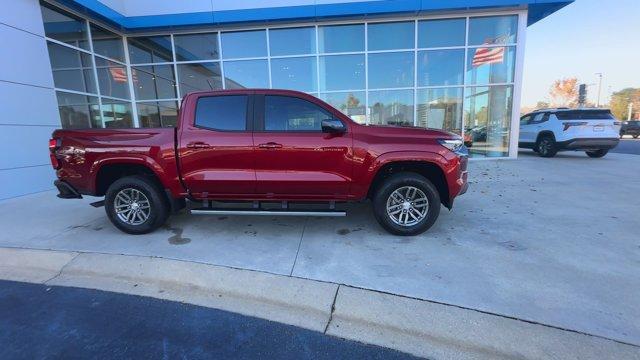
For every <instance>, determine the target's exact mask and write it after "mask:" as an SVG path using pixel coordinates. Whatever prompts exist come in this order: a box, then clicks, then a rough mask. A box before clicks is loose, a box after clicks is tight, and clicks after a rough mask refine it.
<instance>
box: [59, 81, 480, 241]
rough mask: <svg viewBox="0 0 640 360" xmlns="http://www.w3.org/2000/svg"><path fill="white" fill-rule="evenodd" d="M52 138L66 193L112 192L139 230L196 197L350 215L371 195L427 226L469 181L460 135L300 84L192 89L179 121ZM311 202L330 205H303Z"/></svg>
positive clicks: (127, 223)
mask: <svg viewBox="0 0 640 360" xmlns="http://www.w3.org/2000/svg"><path fill="white" fill-rule="evenodd" d="M52 137H53V138H52V139H51V140H50V142H49V148H50V152H51V163H52V165H53V167H54V168H55V169H56V174H57V177H58V179H57V180H56V181H55V185H56V187H57V188H58V189H59V192H60V193H59V195H58V196H59V197H61V198H65V199H68V198H80V197H82V195H90V196H104V197H105V198H104V206H105V208H106V213H107V215H108V217H109V219H110V220H111V221H112V222H113V224H114V225H115V226H116V227H117V228H119V229H120V230H122V231H124V232H127V233H130V234H143V233H147V232H150V231H153V230H154V229H156V228H158V227H159V226H161V225H162V224H163V223H164V222H165V221H166V220H167V217H168V216H169V214H170V212H171V211H177V210H179V209H181V208H183V207H185V203H186V200H188V201H192V202H195V203H201V204H202V205H201V206H200V207H199V208H193V206H190V208H191V210H190V211H191V213H198V214H215V215H219V214H238V215H246V214H253V215H265V214H266V215H306V216H309V215H319V216H344V215H345V212H344V211H339V210H336V208H335V203H336V202H347V201H359V200H363V199H367V198H368V199H371V201H372V202H373V211H374V215H375V218H376V219H377V220H378V222H379V223H380V224H381V225H382V227H384V228H385V229H386V230H387V231H389V232H391V233H393V234H397V235H415V234H419V233H421V232H423V231H426V230H427V229H429V228H430V227H431V226H432V225H433V223H434V222H435V221H436V219H437V218H438V214H439V212H440V205H441V204H443V205H444V206H446V207H448V208H451V207H452V206H453V202H454V199H455V198H456V197H457V196H458V195H461V194H463V193H464V192H465V191H466V189H467V186H468V185H467V152H466V148H465V147H464V144H463V141H462V138H461V137H460V136H457V135H454V134H451V133H448V132H445V131H439V130H431V129H429V130H427V129H421V128H406V127H405V128H400V127H389V126H387V127H384V126H364V125H359V124H357V123H355V122H353V121H352V120H351V119H349V117H347V116H346V115H344V114H342V113H341V112H340V111H338V110H337V109H335V108H333V107H331V106H330V105H328V104H327V103H325V102H323V101H321V100H319V99H317V98H315V97H313V96H311V95H308V94H305V93H301V92H296V91H287V90H258V89H254V90H251V89H242V90H226V91H211V92H198V93H191V94H188V95H186V96H185V97H184V99H183V101H182V108H181V109H180V112H179V118H178V124H177V126H176V127H175V128H138V129H86V130H56V131H54V133H53V136H52ZM225 201H227V202H228V201H233V202H239V201H243V202H246V203H247V205H248V207H247V208H238V206H234V207H232V208H229V207H228V206H227V207H224V206H221V204H222V205H224V202H225ZM308 202H322V203H323V204H326V209H322V210H312V209H302V210H301V209H300V207H301V206H303V204H302V203H308ZM273 203H276V204H277V208H276V209H274V208H273V205H274V204H273ZM100 204H101V202H97V205H100ZM214 204H216V205H214ZM192 205H194V204H192ZM234 205H237V204H234ZM316 205H317V204H316ZM294 207H297V208H298V209H294ZM70 216H72V214H70Z"/></svg>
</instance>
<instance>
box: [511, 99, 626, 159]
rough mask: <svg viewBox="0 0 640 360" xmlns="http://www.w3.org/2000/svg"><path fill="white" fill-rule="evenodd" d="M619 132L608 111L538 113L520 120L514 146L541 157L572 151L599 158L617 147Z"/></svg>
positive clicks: (574, 110) (562, 109) (560, 110)
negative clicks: (531, 150)
mask: <svg viewBox="0 0 640 360" xmlns="http://www.w3.org/2000/svg"><path fill="white" fill-rule="evenodd" d="M619 132H620V122H619V121H617V120H616V119H615V118H614V117H613V114H611V111H610V110H608V109H599V108H581V109H568V108H558V109H542V110H537V111H534V112H532V113H530V114H526V115H524V116H522V117H521V118H520V138H519V141H518V144H519V147H521V148H529V149H533V151H535V152H537V153H538V154H539V155H540V156H542V157H553V156H555V155H556V154H557V153H558V151H564V150H573V151H584V152H585V153H586V154H587V155H588V156H589V157H592V158H600V157H603V156H605V155H606V154H607V153H608V152H609V150H611V149H612V148H614V147H616V146H617V145H618V142H619V141H620V139H619V136H618V134H619Z"/></svg>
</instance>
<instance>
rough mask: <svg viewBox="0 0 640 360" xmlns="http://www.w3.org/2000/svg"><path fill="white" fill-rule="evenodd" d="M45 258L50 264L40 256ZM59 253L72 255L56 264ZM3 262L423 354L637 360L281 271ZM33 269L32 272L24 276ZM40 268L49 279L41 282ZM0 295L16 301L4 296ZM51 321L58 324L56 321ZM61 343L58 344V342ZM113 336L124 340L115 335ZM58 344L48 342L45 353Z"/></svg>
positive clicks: (1, 255) (608, 345) (588, 341)
mask: <svg viewBox="0 0 640 360" xmlns="http://www.w3.org/2000/svg"><path fill="white" fill-rule="evenodd" d="M49 256H50V257H51V258H52V259H54V261H48V260H47V257H49ZM62 256H66V257H67V258H69V259H70V260H69V261H68V262H66V263H62V262H61V261H59V259H60V258H61V257H62ZM9 259H11V263H10V265H3V267H1V268H0V278H4V279H6V280H16V278H19V279H21V280H23V281H31V282H35V283H40V284H44V285H47V286H66V287H82V288H91V289H99V290H107V291H113V292H117V293H124V294H131V295H142V296H148V297H154V298H158V299H164V300H171V301H178V302H183V303H190V304H196V305H201V306H205V307H210V308H216V309H222V310H227V311H230V312H234V313H239V314H244V315H250V316H257V317H260V318H264V319H268V320H272V321H278V322H281V323H285V324H290V325H295V326H299V327H302V328H307V329H311V330H315V331H316V332H317V333H322V332H324V333H325V334H327V335H334V336H337V337H341V338H345V339H351V340H358V341H362V342H365V343H371V344H376V345H380V346H383V347H388V348H393V349H397V350H400V351H403V352H407V353H411V354H414V355H417V356H421V357H427V358H434V359H496V358H505V359H507V358H523V359H538V358H551V359H623V358H624V359H640V347H637V346H632V345H628V344H622V343H619V342H616V341H612V340H608V339H603V338H599V337H595V336H591V335H587V334H581V333H576V332H573V331H566V330H562V329H557V328H553V327H548V326H543V325H539V324H532V323H529V322H525V321H521V320H516V319H510V318H506V317H502V316H496V315H492V314H486V313H482V312H478V311H474V310H470V309H462V308H459V307H455V306H450V305H445V304H438V303H434V302H429V301H423V300H418V299H411V298H406V297H401V296H396V295H390V294H383V293H379V292H375V291H369V290H364V289H357V288H353V287H349V286H345V285H338V284H329V283H323V282H318V281H314V280H306V279H297V278H292V277H289V276H284V275H272V274H266V273H263V272H256V271H250V270H241V269H230V268H224V267H219V266H214V265H206V264H196V263H192V262H186V261H176V260H168V259H161V258H152V257H142V256H130V255H113V254H96V253H67V252H56V251H50V250H26V249H5V248H0V264H8V263H9ZM34 267H37V268H39V269H40V271H38V272H35V273H33V274H32V269H33V268H34ZM7 268H11V269H13V271H12V272H8V271H6V269H7ZM44 271H48V275H51V278H49V279H47V280H44V281H41V280H42V278H43V277H42V275H43V272H44ZM30 274H32V277H30ZM6 296H9V299H15V298H16V297H17V295H16V294H11V293H8V294H7V295H6ZM2 301H3V300H2V298H1V297H0V303H1V302H2ZM11 301H13V302H15V301H14V300H11ZM47 314H48V315H47ZM45 315H47V316H48V317H52V319H60V318H61V316H62V315H58V314H56V309H55V307H53V308H51V309H48V310H47V313H46V314H45ZM138 316H140V314H138ZM100 319H101V317H100V315H97V314H96V315H95V318H93V317H89V318H87V320H86V321H89V322H90V323H91V324H95V322H99V321H100ZM136 324H137V326H138V327H139V326H147V325H146V324H145V323H143V322H142V321H141V320H140V319H138V320H137V321H136V320H131V319H123V324H121V325H120V326H121V327H123V328H135V327H136V326H135V325H136ZM50 326H56V325H55V322H54V323H52V324H49V327H50ZM84 326H86V325H83V327H84ZM14 327H15V328H16V329H14V331H18V329H22V330H24V329H25V327H26V328H30V324H23V323H21V324H14V325H13V326H9V328H11V329H13V328H14ZM229 331H231V330H229ZM10 333H11V332H10ZM227 336H228V334H227ZM274 336H275V337H277V336H278V335H274ZM59 341H60V342H62V343H63V344H62V345H64V340H63V339H59ZM114 341H116V342H117V343H121V342H123V341H124V340H123V339H122V335H120V338H117V339H114ZM98 345H99V344H98ZM60 346H61V344H60V343H55V344H52V345H51V347H52V349H56V348H59V347H60ZM89 350H90V349H89ZM94 350H95V349H94ZM87 351H88V350H87Z"/></svg>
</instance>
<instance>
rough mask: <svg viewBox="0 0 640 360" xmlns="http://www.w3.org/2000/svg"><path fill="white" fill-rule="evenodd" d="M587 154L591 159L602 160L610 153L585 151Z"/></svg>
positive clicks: (605, 151)
mask: <svg viewBox="0 0 640 360" xmlns="http://www.w3.org/2000/svg"><path fill="white" fill-rule="evenodd" d="M585 152H586V153H587V156H589V157H590V158H601V157H603V156H605V155H607V153H608V152H609V150H608V149H599V150H589V151H585Z"/></svg>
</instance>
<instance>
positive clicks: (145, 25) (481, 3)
mask: <svg viewBox="0 0 640 360" xmlns="http://www.w3.org/2000/svg"><path fill="white" fill-rule="evenodd" d="M175 1H176V4H177V5H176V9H179V1H178V0H175ZM573 1H574V0H368V1H367V0H364V1H347V2H332V0H327V1H322V2H318V1H313V2H311V1H309V3H310V4H309V5H301V3H302V2H300V1H299V2H296V3H295V4H296V5H294V6H277V5H278V4H279V3H286V2H273V1H272V2H268V3H267V5H266V6H265V7H261V8H257V7H253V8H241V6H242V2H241V1H239V2H238V8H237V9H224V10H215V1H214V2H213V3H212V10H211V11H204V12H190V13H178V12H177V11H176V13H173V14H161V15H148V16H127V15H125V14H121V13H119V12H118V11H115V10H114V9H112V8H110V7H109V6H107V5H105V4H104V3H102V2H100V1H99V0H60V2H61V3H64V4H66V5H68V6H72V7H74V8H77V9H80V10H82V11H83V12H86V13H90V14H91V15H92V16H96V17H99V18H101V19H103V20H106V21H108V22H110V23H112V24H113V25H115V26H116V27H119V28H121V29H122V30H124V31H135V30H147V29H158V28H172V27H184V26H198V25H225V24H241V23H256V22H258V23H260V22H277V21H289V22H291V21H315V20H326V19H329V18H343V17H371V16H382V15H385V14H389V15H425V14H429V13H433V12H438V11H464V10H489V9H500V8H507V7H508V8H514V7H526V8H528V10H529V17H528V24H529V25H531V24H533V23H535V22H537V21H539V20H541V19H543V18H545V17H546V16H549V15H550V14H552V13H554V12H555V11H558V10H559V9H561V8H562V7H564V6H566V5H568V4H570V3H571V2H573ZM254 4H255V3H254Z"/></svg>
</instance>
